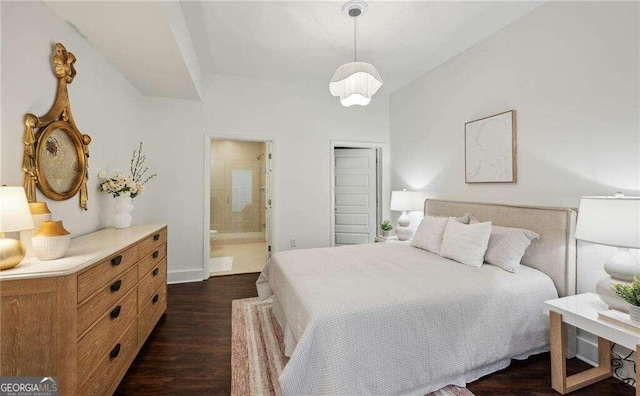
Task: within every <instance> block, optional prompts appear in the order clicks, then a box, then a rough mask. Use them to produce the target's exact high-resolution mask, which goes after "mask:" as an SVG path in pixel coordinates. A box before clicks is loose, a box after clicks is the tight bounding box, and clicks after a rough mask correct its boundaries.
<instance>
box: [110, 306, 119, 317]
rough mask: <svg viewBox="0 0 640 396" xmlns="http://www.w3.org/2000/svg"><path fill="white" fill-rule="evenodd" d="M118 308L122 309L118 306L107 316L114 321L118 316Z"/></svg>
mask: <svg viewBox="0 0 640 396" xmlns="http://www.w3.org/2000/svg"><path fill="white" fill-rule="evenodd" d="M120 308H122V306H121V305H118V306H117V307H115V308H114V309H113V310H112V311H111V313H110V314H109V315H110V316H111V319H115V318H117V317H118V316H120Z"/></svg>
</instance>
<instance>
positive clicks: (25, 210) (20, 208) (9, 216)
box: [0, 186, 33, 232]
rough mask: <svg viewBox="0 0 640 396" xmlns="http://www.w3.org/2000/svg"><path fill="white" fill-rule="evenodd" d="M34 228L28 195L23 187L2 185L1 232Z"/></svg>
mask: <svg viewBox="0 0 640 396" xmlns="http://www.w3.org/2000/svg"><path fill="white" fill-rule="evenodd" d="M32 228H33V218H32V217H31V211H30V210H29V203H28V202H27V195H26V194H25V192H24V188H22V187H7V186H2V187H0V232H15V231H23V230H30V229H32Z"/></svg>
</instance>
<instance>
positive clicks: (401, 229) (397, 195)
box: [390, 189, 422, 241]
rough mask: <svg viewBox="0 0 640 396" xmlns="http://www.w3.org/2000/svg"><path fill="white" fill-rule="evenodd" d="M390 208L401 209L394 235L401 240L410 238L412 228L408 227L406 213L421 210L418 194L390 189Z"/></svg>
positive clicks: (409, 220)
mask: <svg viewBox="0 0 640 396" xmlns="http://www.w3.org/2000/svg"><path fill="white" fill-rule="evenodd" d="M390 209H391V210H394V211H402V215H401V216H400V218H399V219H398V226H397V227H396V236H397V237H398V239H399V240H401V241H406V240H409V239H411V237H412V236H413V230H412V229H411V228H409V224H411V219H410V218H409V216H408V215H407V212H410V211H414V210H421V209H422V205H421V204H420V200H419V199H418V194H416V193H415V192H413V191H407V190H406V189H403V190H402V191H392V192H391V208H390Z"/></svg>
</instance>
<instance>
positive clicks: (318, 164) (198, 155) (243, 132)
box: [144, 77, 389, 282]
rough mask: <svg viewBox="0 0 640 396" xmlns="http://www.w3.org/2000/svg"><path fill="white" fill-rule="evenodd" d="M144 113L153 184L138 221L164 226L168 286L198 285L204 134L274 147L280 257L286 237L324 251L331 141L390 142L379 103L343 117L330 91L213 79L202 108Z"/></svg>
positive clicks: (159, 106)
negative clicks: (260, 141) (189, 282)
mask: <svg viewBox="0 0 640 396" xmlns="http://www.w3.org/2000/svg"><path fill="white" fill-rule="evenodd" d="M146 106H147V111H146V117H147V118H146V121H145V123H146V125H147V126H148V129H146V134H145V141H146V142H147V147H148V150H149V151H148V153H149V161H150V164H152V165H153V168H154V170H156V171H157V172H158V173H159V177H158V178H157V179H155V180H154V181H153V183H151V184H150V185H149V188H148V189H147V191H146V192H145V194H146V197H145V211H144V218H145V221H146V222H156V221H164V222H167V223H168V224H169V234H170V237H169V238H170V240H169V246H170V249H169V263H170V264H169V281H174V282H177V281H187V280H195V279H202V263H203V243H204V233H203V229H204V227H205V226H204V224H205V223H204V221H205V220H206V218H205V213H204V168H205V165H204V150H205V149H204V146H205V139H204V137H205V135H212V136H222V137H229V138H234V137H235V138H240V139H241V138H243V137H245V138H246V137H250V138H257V139H265V140H273V141H274V183H275V186H274V191H273V199H274V218H275V233H274V234H275V235H274V236H275V238H276V240H275V241H273V242H274V245H275V246H274V248H275V249H276V250H284V249H289V248H290V247H289V245H290V239H291V238H295V239H296V242H297V247H298V248H307V247H321V246H329V227H330V216H331V214H330V213H329V212H330V210H329V206H330V195H329V189H330V177H329V174H330V141H331V140H352V141H367V142H382V143H387V142H388V103H387V100H386V98H385V97H383V96H376V97H375V98H374V99H373V101H372V103H371V104H370V105H369V106H367V107H365V108H359V107H355V106H354V107H350V108H344V107H342V106H341V105H340V103H339V101H338V100H337V99H336V98H333V97H331V95H329V91H328V87H327V85H326V84H319V85H317V86H312V85H294V84H285V83H277V82H266V81H261V80H250V79H242V78H236V77H216V78H213V79H212V83H211V86H210V87H209V88H208V90H207V94H206V95H205V97H204V98H203V100H202V102H191V101H178V100H170V99H151V100H150V101H149V102H148V103H147V105H146ZM387 185H388V183H387ZM384 195H385V197H388V195H389V193H388V190H387V191H386V192H385V194H384ZM384 207H388V202H387V203H384Z"/></svg>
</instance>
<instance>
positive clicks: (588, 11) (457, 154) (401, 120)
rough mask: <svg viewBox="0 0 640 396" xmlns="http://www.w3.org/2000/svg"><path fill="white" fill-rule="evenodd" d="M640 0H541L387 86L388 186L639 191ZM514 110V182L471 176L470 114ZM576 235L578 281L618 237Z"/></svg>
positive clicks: (543, 196) (489, 197)
mask: <svg viewBox="0 0 640 396" xmlns="http://www.w3.org/2000/svg"><path fill="white" fill-rule="evenodd" d="M639 15H640V5H639V4H638V3H633V2H628V3H605V2H558V3H555V2H554V3H551V2H549V3H546V4H543V5H542V6H540V7H539V8H537V9H536V10H534V11H533V12H531V13H530V14H528V15H526V16H524V17H523V18H521V19H520V20H517V21H516V22H514V23H513V24H511V25H509V26H507V27H506V28H504V29H502V30H501V31H499V32H497V33H496V34H494V35H493V36H491V37H489V38H488V39H486V40H484V41H482V42H480V43H479V44H477V45H475V46H474V47H472V48H470V49H469V50H467V51H465V52H463V53H461V54H459V55H458V56H456V57H455V58H453V59H451V60H450V61H448V62H447V63H445V64H443V65H441V66H440V67H438V68H436V69H434V70H432V71H430V72H428V73H427V74H425V75H423V76H422V77H421V78H420V79H418V80H416V81H414V82H412V83H410V84H408V85H407V86H405V87H403V88H402V89H400V90H398V91H396V92H395V93H394V94H392V96H391V99H390V120H389V122H390V140H391V155H392V157H391V160H392V161H391V178H392V187H394V189H397V188H409V189H416V190H421V191H424V192H425V193H426V194H427V195H428V196H430V197H437V198H444V199H452V200H467V201H484V202H500V203H516V204H531V205H546V206H568V207H578V204H579V200H580V197H581V196H583V195H611V194H613V193H615V192H616V191H623V192H624V193H626V194H627V195H638V194H639V191H638V190H640V94H639V84H640V80H639V75H640V64H639V56H640V53H639V47H640V42H639V33H640V31H639V27H638V25H639ZM511 109H515V110H517V112H518V114H517V146H518V148H517V150H518V155H517V161H518V183H517V184H465V183H464V135H463V129H464V123H465V122H467V121H471V120H475V119H478V118H481V117H484V116H488V115H491V114H496V113H499V112H503V111H506V110H511ZM587 245H588V244H582V243H581V244H580V249H579V258H578V260H579V261H578V291H579V292H585V291H593V290H594V289H595V283H596V281H597V279H599V278H600V277H602V276H605V275H606V274H605V273H604V271H603V270H602V266H603V263H604V260H605V259H606V257H607V256H608V255H610V254H611V252H612V250H611V248H604V247H600V246H594V245H590V246H587Z"/></svg>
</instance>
